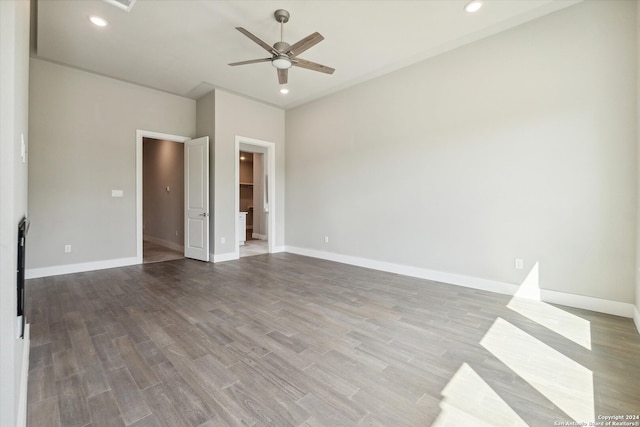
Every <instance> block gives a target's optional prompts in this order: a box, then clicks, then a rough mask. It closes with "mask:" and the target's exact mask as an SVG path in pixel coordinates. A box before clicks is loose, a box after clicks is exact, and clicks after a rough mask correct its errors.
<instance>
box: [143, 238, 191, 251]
mask: <svg viewBox="0 0 640 427" xmlns="http://www.w3.org/2000/svg"><path fill="white" fill-rule="evenodd" d="M142 240H148V241H150V242H151V243H155V244H156V245H160V246H164V247H165V248H169V249H172V250H174V251H178V252H182V253H184V246H182V245H179V244H177V243H173V242H170V241H168V240H162V239H159V238H157V237H153V236H149V235H147V234H145V235H144V237H143V238H142Z"/></svg>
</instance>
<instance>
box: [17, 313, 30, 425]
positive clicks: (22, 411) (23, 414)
mask: <svg viewBox="0 0 640 427" xmlns="http://www.w3.org/2000/svg"><path fill="white" fill-rule="evenodd" d="M22 345H23V349H22V372H21V373H20V395H19V396H18V414H17V419H16V426H18V427H25V426H26V425H27V391H28V390H27V387H28V384H29V350H30V348H31V327H30V325H29V324H28V323H26V324H25V325H24V338H23V342H22Z"/></svg>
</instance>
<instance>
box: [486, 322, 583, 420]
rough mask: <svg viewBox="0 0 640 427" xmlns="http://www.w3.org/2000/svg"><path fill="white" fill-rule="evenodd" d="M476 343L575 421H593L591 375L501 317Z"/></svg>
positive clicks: (577, 364)
mask: <svg viewBox="0 0 640 427" xmlns="http://www.w3.org/2000/svg"><path fill="white" fill-rule="evenodd" d="M480 345H482V346H483V347H484V348H486V349H487V350H488V351H489V352H491V353H492V354H493V355H494V356H495V357H497V358H498V359H499V360H500V361H501V362H502V363H504V364H505V365H506V366H508V367H509V368H510V369H511V370H513V371H514V372H515V373H516V374H517V375H519V376H520V377H521V378H522V379H524V380H525V381H526V382H528V383H529V384H530V385H531V386H532V387H533V388H535V389H536V390H538V391H539V392H540V393H541V394H542V395H544V396H545V397H546V398H547V399H549V400H550V401H551V402H553V403H554V404H555V405H556V406H558V408H560V409H561V410H563V411H564V412H565V413H566V414H567V415H569V416H570V417H571V418H573V419H574V420H575V421H577V422H587V421H593V419H594V412H595V411H594V398H593V374H592V372H591V371H590V370H589V369H587V368H585V367H584V366H582V365H580V364H579V363H577V362H575V361H573V360H571V359H570V358H568V357H567V356H565V355H563V354H562V353H560V352H558V351H556V350H555V349H553V348H551V347H549V346H548V345H546V344H545V343H543V342H542V341H540V340H538V339H536V338H534V337H533V336H531V335H529V334H527V333H526V332H524V331H522V330H521V329H519V328H517V327H516V326H514V325H512V324H511V323H509V322H507V321H506V320H504V319H502V318H500V317H499V318H498V319H496V321H495V322H494V323H493V325H492V326H491V328H490V329H489V331H488V332H487V333H486V334H485V336H484V337H483V338H482V340H481V341H480Z"/></svg>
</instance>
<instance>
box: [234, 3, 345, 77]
mask: <svg viewBox="0 0 640 427" xmlns="http://www.w3.org/2000/svg"><path fill="white" fill-rule="evenodd" d="M273 16H275V18H276V21H278V22H279V23H280V41H279V42H276V43H275V44H274V45H273V47H271V46H269V45H268V44H267V43H265V42H264V41H262V40H260V39H259V38H258V37H256V36H255V35H253V34H251V33H250V32H249V31H247V30H245V29H244V28H242V27H236V30H238V31H240V32H241V33H242V34H244V35H245V36H247V37H249V38H250V39H251V40H253V41H254V42H256V43H257V44H258V45H260V47H262V48H263V49H264V50H266V51H267V52H269V53H270V54H271V57H270V58H262V59H251V60H249V61H241V62H234V63H231V64H229V65H231V66H236V65H245V64H256V63H259V62H271V65H273V66H274V67H276V68H277V69H278V82H279V83H280V84H285V83H287V81H288V71H289V68H291V67H300V68H306V69H307V70H312V71H319V72H321V73H325V74H333V72H334V71H335V70H334V69H333V68H331V67H327V66H326V65H321V64H317V63H315V62H311V61H307V60H304V59H302V58H298V55H300V54H301V53H302V52H304V51H305V50H307V49H309V48H310V47H313V46H315V45H316V44H318V43H320V42H321V41H322V40H324V37H322V35H321V34H320V33H318V32H315V33H313V34H310V35H308V36H307V37H305V38H303V39H302V40H300V41H299V42H297V43H294V44H292V45H290V44H289V43H287V42H285V41H284V40H283V38H284V24H285V23H286V22H288V21H289V12H287V11H286V10H284V9H278V10H276V11H275V12H274V13H273Z"/></svg>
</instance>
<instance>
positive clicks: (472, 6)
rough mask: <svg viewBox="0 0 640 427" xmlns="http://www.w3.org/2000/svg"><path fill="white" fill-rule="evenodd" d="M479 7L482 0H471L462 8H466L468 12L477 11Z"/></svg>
mask: <svg viewBox="0 0 640 427" xmlns="http://www.w3.org/2000/svg"><path fill="white" fill-rule="evenodd" d="M481 7H482V0H473V1H470V2H469V3H467V4H466V5H465V7H464V10H466V11H467V12H469V13H475V12H477V11H479V10H480V8H481Z"/></svg>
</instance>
